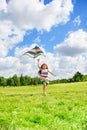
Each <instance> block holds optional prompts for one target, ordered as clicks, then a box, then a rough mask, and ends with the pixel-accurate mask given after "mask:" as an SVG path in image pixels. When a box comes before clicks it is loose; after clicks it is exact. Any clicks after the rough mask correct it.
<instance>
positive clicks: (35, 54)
mask: <svg viewBox="0 0 87 130" xmlns="http://www.w3.org/2000/svg"><path fill="white" fill-rule="evenodd" d="M25 55H26V56H29V57H31V58H34V59H35V58H37V57H39V56H42V55H43V56H45V55H44V52H43V51H42V50H41V49H40V48H39V47H38V46H35V47H34V48H32V49H30V50H29V51H26V52H25V53H24V54H23V55H22V56H25ZM22 56H21V57H20V63H22Z"/></svg>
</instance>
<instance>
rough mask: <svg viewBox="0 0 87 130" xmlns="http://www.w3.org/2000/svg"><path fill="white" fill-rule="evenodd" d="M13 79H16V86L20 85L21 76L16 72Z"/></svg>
mask: <svg viewBox="0 0 87 130" xmlns="http://www.w3.org/2000/svg"><path fill="white" fill-rule="evenodd" d="M12 79H13V81H14V86H20V78H19V77H17V75H16V74H15V75H14V76H13V77H12Z"/></svg>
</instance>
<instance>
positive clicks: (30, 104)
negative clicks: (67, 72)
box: [0, 82, 87, 130]
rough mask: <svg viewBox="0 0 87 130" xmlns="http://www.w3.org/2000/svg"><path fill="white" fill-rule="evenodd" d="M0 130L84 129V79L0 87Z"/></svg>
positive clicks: (86, 118)
mask: <svg viewBox="0 0 87 130" xmlns="http://www.w3.org/2000/svg"><path fill="white" fill-rule="evenodd" d="M0 130H87V83H86V82H82V83H70V84H56V85H49V86H48V87H47V95H46V96H43V94H42V86H27V87H5V88H3V87H0Z"/></svg>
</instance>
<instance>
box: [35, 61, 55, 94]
mask: <svg viewBox="0 0 87 130" xmlns="http://www.w3.org/2000/svg"><path fill="white" fill-rule="evenodd" d="M37 61H38V68H39V72H38V74H39V76H40V79H41V82H42V84H43V94H44V95H46V87H47V85H48V84H49V79H48V73H50V74H51V75H53V76H56V75H55V74H53V73H52V72H50V71H49V70H48V66H47V64H45V63H44V64H42V65H41V66H40V65H39V62H40V59H38V60H37Z"/></svg>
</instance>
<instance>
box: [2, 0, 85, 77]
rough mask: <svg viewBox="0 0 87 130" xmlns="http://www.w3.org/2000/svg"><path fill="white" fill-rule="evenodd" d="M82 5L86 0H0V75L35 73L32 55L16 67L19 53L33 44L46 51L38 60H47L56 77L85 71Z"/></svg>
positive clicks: (33, 74)
mask: <svg viewBox="0 0 87 130" xmlns="http://www.w3.org/2000/svg"><path fill="white" fill-rule="evenodd" d="M86 8H87V1H86V0H81V1H79V0H60V1H59V0H53V1H52V0H36V1H34V0H25V3H24V2H23V0H18V1H15V0H7V2H6V0H1V1H0V28H1V29H0V35H1V36H0V48H1V53H0V68H1V73H0V75H2V76H5V77H9V76H12V75H14V74H17V75H20V74H24V75H31V76H37V66H36V63H35V65H34V63H33V60H32V58H26V57H23V63H22V66H21V67H19V66H20V62H19V61H20V60H19V59H20V56H21V55H22V54H23V53H24V52H25V51H27V50H29V49H31V48H32V47H33V46H34V45H36V44H37V45H39V46H40V47H41V49H42V50H43V51H44V53H45V54H46V58H43V57H40V59H41V63H43V62H47V64H48V65H49V68H50V69H51V70H52V71H53V72H54V73H56V75H57V77H56V78H69V77H72V76H73V74H75V73H76V72H77V71H80V72H81V73H83V74H87V67H86V64H87V15H86V12H87V9H86ZM24 59H26V62H25V60H24ZM35 62H36V61H35ZM79 63H80V64H79ZM32 66H33V67H32ZM28 70H30V71H28Z"/></svg>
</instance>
